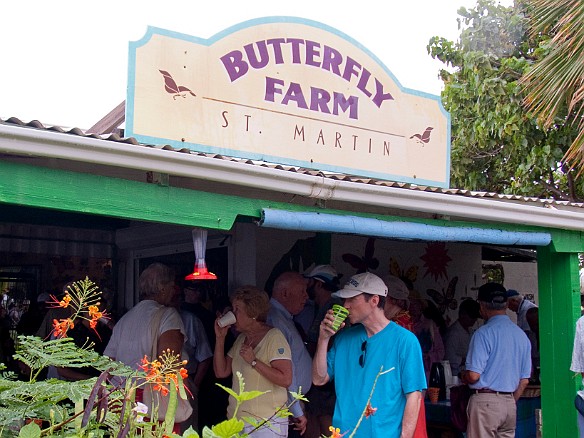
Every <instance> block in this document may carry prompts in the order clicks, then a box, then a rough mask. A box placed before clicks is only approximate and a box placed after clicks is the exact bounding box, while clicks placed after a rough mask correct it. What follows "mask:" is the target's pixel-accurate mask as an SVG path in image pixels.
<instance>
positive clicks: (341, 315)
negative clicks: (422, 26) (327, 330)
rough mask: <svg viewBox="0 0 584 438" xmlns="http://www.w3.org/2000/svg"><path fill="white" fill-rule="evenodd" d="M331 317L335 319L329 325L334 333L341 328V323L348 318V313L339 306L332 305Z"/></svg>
mask: <svg viewBox="0 0 584 438" xmlns="http://www.w3.org/2000/svg"><path fill="white" fill-rule="evenodd" d="M333 316H334V317H335V319H334V321H333V324H332V325H331V328H332V329H333V330H334V331H337V330H338V329H339V328H341V324H342V323H343V321H344V320H345V319H347V316H349V311H348V310H347V309H346V308H345V307H343V306H341V305H340V304H333Z"/></svg>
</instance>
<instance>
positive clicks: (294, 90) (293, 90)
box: [282, 82, 308, 109]
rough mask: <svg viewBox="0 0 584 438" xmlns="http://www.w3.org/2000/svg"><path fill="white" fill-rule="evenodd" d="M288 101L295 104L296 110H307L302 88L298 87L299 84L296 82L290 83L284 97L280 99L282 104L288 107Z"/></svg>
mask: <svg viewBox="0 0 584 438" xmlns="http://www.w3.org/2000/svg"><path fill="white" fill-rule="evenodd" d="M290 101H294V102H296V105H298V108H304V109H308V105H307V104H306V100H305V99H304V94H302V88H301V87H300V84H297V83H296V82H291V83H290V86H289V87H288V91H286V95H285V96H284V98H283V99H282V104H283V105H288V102H290Z"/></svg>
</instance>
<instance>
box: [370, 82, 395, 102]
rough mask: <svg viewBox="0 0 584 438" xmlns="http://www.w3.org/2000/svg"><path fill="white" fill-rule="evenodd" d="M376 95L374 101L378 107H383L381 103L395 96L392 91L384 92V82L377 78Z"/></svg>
mask: <svg viewBox="0 0 584 438" xmlns="http://www.w3.org/2000/svg"><path fill="white" fill-rule="evenodd" d="M375 88H376V91H375V97H374V98H373V103H374V104H375V105H377V108H381V104H382V103H383V102H384V101H385V100H393V96H392V95H391V94H390V93H385V94H384V93H383V84H382V83H381V82H379V80H378V79H377V78H375Z"/></svg>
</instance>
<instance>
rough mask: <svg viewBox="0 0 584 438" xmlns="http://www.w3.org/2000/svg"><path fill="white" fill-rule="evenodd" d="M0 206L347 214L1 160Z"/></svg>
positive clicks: (228, 221) (221, 222) (210, 224)
mask: <svg viewBox="0 0 584 438" xmlns="http://www.w3.org/2000/svg"><path fill="white" fill-rule="evenodd" d="M0 203H5V204H13V205H22V206H30V207H39V208H49V209H55V210H60V211H71V212H73V211H74V212H80V213H88V214H95V215H100V216H110V217H117V218H123V219H132V220H143V221H149V222H160V223H169V224H177V225H186V226H200V227H205V228H215V229H220V230H229V229H230V228H231V227H232V226H233V223H234V222H235V220H237V217H238V216H240V217H247V218H253V219H259V218H260V214H261V209H262V208H276V209H282V210H289V211H310V212H322V211H323V210H326V212H327V213H329V214H339V215H346V214H347V212H346V211H342V210H329V209H323V208H321V207H316V206H314V207H310V206H305V205H295V204H291V203H284V202H274V201H266V200H261V199H249V198H243V197H239V196H231V195H221V194H216V193H209V192H202V191H197V190H188V189H182V188H177V187H170V186H161V185H157V184H149V183H145V182H137V181H128V180H124V179H119V178H111V177H104V176H99V175H91V174H87V173H78V172H72V171H63V170H57V169H49V168H44V167H39V166H32V165H27V164H20V163H10V162H6V161H0ZM350 214H351V215H354V216H360V217H368V218H375V219H379V220H384V221H397V222H404V221H407V222H412V223H422V224H428V225H437V226H445V227H473V228H484V229H497V230H510V231H549V232H551V233H552V237H553V238H557V239H558V244H559V245H560V246H561V248H563V249H564V250H565V249H567V248H570V249H571V250H575V248H576V247H577V248H582V247H583V241H584V239H582V233H580V232H573V231H564V230H548V229H542V228H539V227H533V226H524V225H517V224H502V223H479V222H465V221H448V220H443V219H442V220H438V219H422V218H407V217H400V216H391V215H380V214H370V213H363V212H350ZM556 236H557V237H556ZM554 243H555V242H554ZM325 245H326V242H325ZM323 248H324V246H323ZM582 251H584V248H583V249H582Z"/></svg>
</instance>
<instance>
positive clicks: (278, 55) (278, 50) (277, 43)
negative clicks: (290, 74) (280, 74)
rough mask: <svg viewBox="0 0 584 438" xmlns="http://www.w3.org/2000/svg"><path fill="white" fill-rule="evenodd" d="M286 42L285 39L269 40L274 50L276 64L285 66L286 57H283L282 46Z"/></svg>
mask: <svg viewBox="0 0 584 438" xmlns="http://www.w3.org/2000/svg"><path fill="white" fill-rule="evenodd" d="M285 42H286V40H285V39H284V38H272V39H270V40H268V44H270V45H271V46H272V47H273V48H274V58H275V60H276V64H284V57H283V56H282V44H284V43H285Z"/></svg>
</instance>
